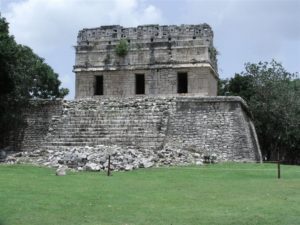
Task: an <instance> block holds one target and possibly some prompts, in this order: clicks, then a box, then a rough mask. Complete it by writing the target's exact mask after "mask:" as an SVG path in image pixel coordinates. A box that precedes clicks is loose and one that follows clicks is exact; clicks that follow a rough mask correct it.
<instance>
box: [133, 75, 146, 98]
mask: <svg viewBox="0 0 300 225" xmlns="http://www.w3.org/2000/svg"><path fill="white" fill-rule="evenodd" d="M135 94H137V95H143V94H145V75H144V74H136V75H135Z"/></svg>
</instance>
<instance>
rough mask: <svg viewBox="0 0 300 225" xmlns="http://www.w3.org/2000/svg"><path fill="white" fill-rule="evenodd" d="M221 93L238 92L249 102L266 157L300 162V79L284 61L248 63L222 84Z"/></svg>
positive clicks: (230, 93) (233, 93)
mask: <svg viewBox="0 0 300 225" xmlns="http://www.w3.org/2000/svg"><path fill="white" fill-rule="evenodd" d="M219 94H220V95H239V96H241V97H243V98H244V99H245V100H246V101H247V102H248V104H249V108H250V110H251V112H252V114H253V117H254V122H255V125H256V129H257V133H258V137H259V140H260V144H261V147H262V151H263V154H264V156H265V157H266V158H267V159H271V160H275V159H277V154H278V152H279V154H280V157H281V159H283V160H285V161H288V162H291V163H293V162H299V163H300V80H299V75H298V73H289V72H287V71H286V70H285V69H284V67H283V66H282V64H280V63H278V62H276V61H275V60H272V61H271V62H259V63H258V64H254V63H247V64H245V71H244V72H242V73H240V74H235V76H234V77H233V78H231V79H230V80H223V81H221V82H220V85H219Z"/></svg>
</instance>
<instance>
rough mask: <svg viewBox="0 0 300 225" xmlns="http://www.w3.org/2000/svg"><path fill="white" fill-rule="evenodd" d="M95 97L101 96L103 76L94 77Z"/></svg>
mask: <svg viewBox="0 0 300 225" xmlns="http://www.w3.org/2000/svg"><path fill="white" fill-rule="evenodd" d="M95 95H103V76H96V86H95Z"/></svg>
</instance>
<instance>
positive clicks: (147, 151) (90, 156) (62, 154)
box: [8, 97, 261, 171]
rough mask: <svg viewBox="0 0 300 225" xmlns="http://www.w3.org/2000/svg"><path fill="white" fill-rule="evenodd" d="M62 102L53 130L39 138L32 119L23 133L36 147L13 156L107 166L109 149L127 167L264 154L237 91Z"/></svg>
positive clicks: (115, 164)
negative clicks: (235, 94) (232, 94)
mask: <svg viewBox="0 0 300 225" xmlns="http://www.w3.org/2000/svg"><path fill="white" fill-rule="evenodd" d="M62 103H63V105H62V107H61V108H60V109H61V112H60V113H58V111H59V110H54V112H55V113H54V115H53V118H54V119H53V118H51V117H50V116H49V117H47V118H45V120H46V122H43V123H42V124H47V128H48V129H47V132H45V133H41V132H40V133H39V135H40V136H39V137H38V138H37V139H35V137H36V136H37V134H35V133H33V131H32V130H34V125H35V124H36V123H31V124H32V125H29V126H28V127H27V130H28V133H26V132H27V131H26V130H25V137H27V138H28V139H27V140H24V141H25V143H27V144H29V146H36V148H32V150H31V151H28V150H27V148H26V149H24V151H23V152H22V153H21V154H20V153H16V154H13V155H10V156H9V157H8V158H9V159H10V162H11V163H17V162H27V163H28V162H29V163H30V162H31V163H34V164H39V165H41V164H42V165H45V166H51V167H55V168H57V167H58V166H59V165H65V166H68V167H69V168H72V169H75V170H86V169H89V170H105V169H107V165H108V156H109V155H110V156H111V168H112V169H113V170H125V171H127V170H132V169H136V168H141V167H143V168H147V167H152V166H161V165H166V166H171V165H187V164H198V165H200V164H202V162H204V161H206V162H211V161H215V162H218V161H260V160H261V156H260V150H259V146H258V144H257V142H256V141H255V140H256V138H255V130H254V127H253V125H251V120H250V119H249V117H248V116H247V108H246V105H245V104H244V103H243V101H242V100H241V99H240V98H238V97H214V98H212V97H205V98H199V97H198V98H197V97H159V98H158V97H156V98H151V97H143V98H124V99H119V98H103V99H98V100H80V101H79V100H77V101H64V102H62ZM55 105H56V106H59V104H57V103H55ZM47 107H49V106H47ZM65 107H67V108H68V110H67V111H66V110H64V108H65ZM34 112H36V111H34ZM59 114H60V116H58V115H59ZM30 116H31V117H30V118H28V119H30V120H31V121H32V120H34V118H37V116H36V114H35V113H31V114H30ZM49 128H52V129H50V130H51V131H49ZM31 135H32V136H31ZM28 140H31V142H30V143H28ZM40 140H42V141H40ZM91 163H92V164H91ZM90 165H92V166H90ZM96 165H97V166H96Z"/></svg>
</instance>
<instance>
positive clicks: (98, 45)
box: [74, 24, 218, 98]
mask: <svg viewBox="0 0 300 225" xmlns="http://www.w3.org/2000/svg"><path fill="white" fill-rule="evenodd" d="M120 40H123V41H125V42H126V43H125V44H126V45H127V46H126V47H127V49H126V50H127V52H126V54H125V55H122V56H119V55H118V54H116V46H118V44H119V43H120ZM74 72H75V74H76V98H84V97H92V96H98V95H104V96H119V97H120V96H122V97H125V96H135V95H137V94H142V95H147V96H157V95H176V94H189V95H192V94H196V95H201V96H216V95H217V80H218V74H217V60H216V50H215V48H214V47H213V31H212V29H211V28H210V26H209V25H207V24H200V25H181V26H159V25H146V26H138V27H132V28H124V27H122V26H102V27H99V28H94V29H83V30H81V31H80V32H79V34H78V38H77V46H76V64H75V66H74Z"/></svg>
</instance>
